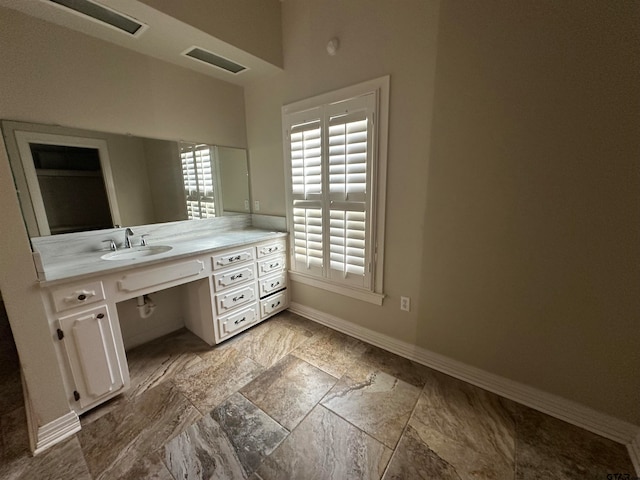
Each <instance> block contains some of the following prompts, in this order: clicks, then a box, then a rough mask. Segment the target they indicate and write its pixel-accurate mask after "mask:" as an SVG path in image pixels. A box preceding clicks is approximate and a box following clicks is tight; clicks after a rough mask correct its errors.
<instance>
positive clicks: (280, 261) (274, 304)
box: [256, 239, 289, 319]
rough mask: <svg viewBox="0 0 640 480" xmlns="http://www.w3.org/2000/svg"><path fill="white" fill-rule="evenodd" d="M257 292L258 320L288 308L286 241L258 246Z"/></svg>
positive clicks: (281, 240) (280, 240)
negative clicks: (258, 303)
mask: <svg viewBox="0 0 640 480" xmlns="http://www.w3.org/2000/svg"><path fill="white" fill-rule="evenodd" d="M256 250H257V256H258V262H257V263H258V292H259V295H260V318H261V319H265V318H268V317H270V316H271V315H274V314H276V313H278V312H280V311H282V310H284V309H285V308H287V307H288V306H289V301H288V296H287V290H286V288H287V270H286V268H287V255H286V241H285V240H284V239H279V240H276V241H273V242H269V243H265V244H262V245H259V246H258V247H257V248H256Z"/></svg>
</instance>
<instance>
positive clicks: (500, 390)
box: [289, 302, 640, 475]
mask: <svg viewBox="0 0 640 480" xmlns="http://www.w3.org/2000/svg"><path fill="white" fill-rule="evenodd" d="M289 310H290V311H292V312H294V313H297V314H298V315H301V316H303V317H306V318H308V319H310V320H313V321H315V322H318V323H321V324H323V325H326V326H328V327H331V328H333V329H334V330H338V331H340V332H343V333H346V334H348V335H351V336H352V337H356V338H358V339H360V340H364V341H365V342H367V343H370V344H372V345H375V346H377V347H380V348H383V349H385V350H388V351H390V352H392V353H395V354H397V355H400V356H402V357H405V358H408V359H410V360H413V361H415V362H417V363H420V364H422V365H426V366H427V367H431V368H433V369H434V370H438V371H440V372H443V373H446V374H447V375H451V376H452V377H455V378H458V379H460V380H464V381H465V382H468V383H471V384H472V385H476V386H478V387H480V388H483V389H485V390H488V391H490V392H493V393H495V394H497V395H500V396H502V397H506V398H508V399H510V400H513V401H515V402H518V403H521V404H523V405H526V406H528V407H531V408H533V409H535V410H538V411H540V412H543V413H546V414H548V415H551V416H553V417H556V418H559V419H560V420H564V421H565V422H568V423H571V424H573V425H575V426H577V427H580V428H584V429H585V430H588V431H590V432H593V433H595V434H597V435H601V436H603V437H606V438H609V439H611V440H613V441H615V442H618V443H622V444H625V445H627V449H628V450H629V454H630V456H631V458H632V461H633V462H634V466H635V468H636V471H637V472H638V474H639V475H640V463H639V460H640V426H637V425H633V424H631V423H628V422H625V421H623V420H619V419H617V418H614V417H611V416H609V415H607V414H604V413H601V412H598V411H596V410H593V409H591V408H589V407H585V406H584V405H581V404H579V403H576V402H573V401H571V400H567V399H565V398H562V397H559V396H557V395H553V394H550V393H547V392H543V391H541V390H538V389H536V388H533V387H530V386H528V385H524V384H522V383H518V382H515V381H513V380H509V379H507V378H504V377H501V376H499V375H495V374H493V373H489V372H487V371H485V370H481V369H479V368H476V367H472V366H470V365H467V364H465V363H462V362H459V361H457V360H453V359H451V358H449V357H445V356H444V355H440V354H438V353H434V352H431V351H429V350H426V349H424V348H421V347H418V346H416V345H412V344H410V343H407V342H403V341H400V340H397V339H395V338H392V337H389V336H388V335H384V334H381V333H378V332H374V331H373V330H370V329H368V328H364V327H361V326H359V325H355V324H353V323H351V322H348V321H346V320H343V319H341V318H338V317H334V316H332V315H329V314H326V313H324V312H321V311H319V310H316V309H313V308H310V307H306V306H304V305H301V304H299V303H295V302H291V305H290V306H289Z"/></svg>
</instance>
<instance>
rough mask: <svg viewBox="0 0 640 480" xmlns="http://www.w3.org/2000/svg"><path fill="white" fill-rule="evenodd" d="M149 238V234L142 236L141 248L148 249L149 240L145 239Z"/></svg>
mask: <svg viewBox="0 0 640 480" xmlns="http://www.w3.org/2000/svg"><path fill="white" fill-rule="evenodd" d="M148 236H149V234H148V233H145V234H143V235H140V246H141V247H146V246H147V245H148V243H147V239H146V238H145V237H148Z"/></svg>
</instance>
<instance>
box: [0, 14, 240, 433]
mask: <svg viewBox="0 0 640 480" xmlns="http://www.w3.org/2000/svg"><path fill="white" fill-rule="evenodd" d="M0 45H2V55H1V56H0V90H1V91H2V95H0V118H3V119H10V120H20V121H29V122H37V123H47V124H60V125H65V126H70V127H78V128H87V129H92V130H100V131H105V132H114V133H131V134H133V135H138V136H144V137H151V138H171V139H185V140H193V141H202V142H208V143H213V144H222V145H234V146H238V147H246V133H245V118H244V97H243V91H242V88H240V87H237V86H234V85H231V84H228V83H225V82H221V81H218V80H214V79H212V78H210V77H206V76H204V75H200V74H197V73H193V72H190V71H188V70H185V69H182V68H179V67H175V66H173V65H170V64H167V63H163V62H160V61H157V60H154V59H151V58H147V57H144V56H141V55H139V54H137V53H133V52H130V51H127V50H124V49H122V48H120V47H116V46H113V45H110V44H107V43H104V42H101V41H99V40H96V39H94V38H91V37H87V36H85V35H82V34H79V33H76V32H73V31H69V30H65V29H62V28H60V27H57V26H55V25H52V24H49V23H46V22H43V21H40V20H35V19H32V18H30V17H27V16H26V15H23V14H21V13H18V12H15V11H13V10H8V9H4V8H0ZM0 206H1V207H0V225H1V228H0V245H1V246H2V248H0V290H2V296H3V298H4V301H5V305H6V308H7V312H8V314H9V320H10V323H11V327H12V330H13V334H14V338H15V341H16V346H17V347H18V352H19V354H20V360H21V362H22V367H23V370H24V374H25V377H26V381H27V386H28V388H29V391H30V394H31V396H32V402H33V406H34V410H35V411H36V414H37V417H38V418H37V421H38V422H39V424H40V425H43V424H45V423H47V422H49V421H51V420H54V419H56V418H57V417H59V416H61V415H63V414H64V413H66V412H68V406H67V400H66V398H67V395H68V392H64V391H63V389H62V384H61V377H60V372H59V370H58V367H57V361H56V358H55V355H54V351H53V339H52V337H51V334H50V332H49V330H48V328H47V323H46V320H45V318H44V312H43V309H42V307H41V306H40V307H39V306H38V305H39V296H38V295H39V292H38V288H37V283H36V275H35V269H34V266H33V263H32V261H31V255H30V249H29V243H28V239H27V236H26V230H25V227H24V224H23V222H22V218H21V215H20V209H19V207H18V203H17V198H16V195H15V190H14V187H13V181H12V178H11V173H10V169H9V163H8V160H7V158H6V152H5V148H4V144H2V145H0Z"/></svg>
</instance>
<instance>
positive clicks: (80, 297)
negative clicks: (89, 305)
mask: <svg viewBox="0 0 640 480" xmlns="http://www.w3.org/2000/svg"><path fill="white" fill-rule="evenodd" d="M95 295H96V291H95V290H80V291H79V292H74V294H73V295H71V296H69V297H64V301H65V302H66V303H76V302H84V301H85V300H86V299H87V298H91V297H95Z"/></svg>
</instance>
